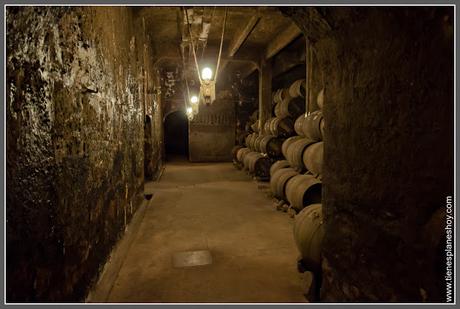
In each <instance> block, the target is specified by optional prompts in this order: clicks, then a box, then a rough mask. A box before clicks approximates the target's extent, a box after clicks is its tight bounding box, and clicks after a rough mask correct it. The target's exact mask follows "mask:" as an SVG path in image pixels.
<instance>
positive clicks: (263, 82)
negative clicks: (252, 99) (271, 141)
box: [259, 59, 272, 134]
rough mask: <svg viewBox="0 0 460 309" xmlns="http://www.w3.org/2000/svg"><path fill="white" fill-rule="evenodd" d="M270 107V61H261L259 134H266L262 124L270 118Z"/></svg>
mask: <svg viewBox="0 0 460 309" xmlns="http://www.w3.org/2000/svg"><path fill="white" fill-rule="evenodd" d="M271 105H272V61H271V59H269V60H265V59H263V60H262V61H261V62H260V69H259V132H260V133H261V134H266V132H265V130H264V124H265V122H266V121H267V120H268V118H270V115H271Z"/></svg>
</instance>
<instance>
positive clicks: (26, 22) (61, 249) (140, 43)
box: [6, 7, 155, 301]
mask: <svg viewBox="0 0 460 309" xmlns="http://www.w3.org/2000/svg"><path fill="white" fill-rule="evenodd" d="M140 29H142V22H141V20H138V19H136V17H135V16H134V15H133V13H132V11H131V9H129V8H121V7H118V8H109V7H85V8H78V7H73V8H58V7H35V8H34V7H22V8H15V7H9V8H8V10H7V89H6V91H7V102H6V109H7V192H8V195H7V287H8V288H7V300H8V301H76V300H77V301H78V300H82V298H83V297H84V296H85V293H86V291H87V288H88V285H89V284H90V283H91V282H92V281H94V279H95V276H96V275H97V273H98V271H99V269H100V266H101V263H103V262H104V261H105V259H106V258H107V256H108V254H109V252H110V249H111V248H112V246H113V245H114V243H115V242H116V240H117V239H118V237H119V236H120V235H121V233H122V232H123V230H124V226H125V225H126V224H127V222H129V220H130V218H131V216H132V215H133V213H134V212H135V211H136V209H137V207H138V205H139V204H140V199H141V198H142V196H141V194H142V188H143V170H144V162H143V161H144V155H143V149H144V119H145V112H147V114H149V113H150V115H153V114H154V113H155V111H154V110H152V109H151V108H150V109H148V110H147V111H146V106H147V107H148V106H150V104H151V100H149V98H148V97H147V96H146V93H147V91H146V89H145V85H146V84H145V83H146V79H145V78H144V76H146V75H147V74H146V72H148V71H149V68H148V67H145V65H146V63H147V62H146V59H145V57H148V53H149V44H148V42H147V41H146V36H145V33H143V31H140ZM151 76H153V74H151ZM153 136H155V134H154V135H153ZM152 159H153V160H154V159H155V158H154V157H152Z"/></svg>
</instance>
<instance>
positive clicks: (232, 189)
mask: <svg viewBox="0 0 460 309" xmlns="http://www.w3.org/2000/svg"><path fill="white" fill-rule="evenodd" d="M145 191H146V193H153V194H154V195H153V198H152V199H151V200H150V201H148V203H146V204H145V206H146V207H145V210H144V213H143V217H142V218H141V219H138V221H139V222H138V223H136V222H133V225H138V226H137V227H134V228H132V227H130V228H131V229H132V231H135V233H134V235H130V236H129V237H130V240H122V241H121V242H123V241H125V249H120V248H119V249H118V251H120V250H121V251H123V250H124V251H128V252H127V253H125V254H124V255H123V254H120V252H118V253H116V252H115V253H114V254H113V255H112V258H111V260H112V261H111V262H109V263H108V264H107V265H106V268H105V270H104V273H105V280H100V281H99V283H98V285H97V286H96V287H95V289H94V291H92V293H91V294H90V297H89V298H88V301H90V302H306V300H305V298H304V296H303V294H302V292H303V290H302V288H301V279H300V278H301V277H300V275H299V274H298V273H297V270H296V257H297V249H296V247H295V244H294V240H293V236H292V224H293V220H292V219H291V218H289V217H288V215H287V214H285V213H282V212H278V211H276V210H275V209H274V207H273V205H272V201H271V200H270V199H269V198H268V197H267V196H266V194H265V192H264V191H263V190H259V189H258V184H257V183H256V182H254V181H252V180H251V179H250V178H249V176H247V175H246V174H245V173H243V172H242V171H238V170H236V169H235V168H234V167H233V166H232V164H230V163H216V164H191V163H186V162H176V163H169V164H168V165H167V166H166V169H165V172H164V173H163V175H162V178H161V180H160V181H159V182H152V183H147V184H146V187H145ZM131 234H133V233H131ZM127 237H128V236H125V238H127ZM127 242H129V244H126V243H127ZM189 250H209V251H210V252H211V255H212V264H209V265H203V266H193V267H184V268H177V267H174V266H173V263H172V257H173V255H174V254H175V253H177V252H181V251H189ZM115 251H116V250H115ZM114 255H115V256H114ZM114 259H115V260H118V265H119V267H118V268H117V266H115V264H116V263H114V261H113V260H114ZM120 261H121V262H120ZM109 273H112V276H111V278H112V279H107V278H108V277H110V276H108V275H107V274H109ZM113 274H115V275H113ZM103 277H104V276H103ZM102 279H104V278H102ZM101 291H106V292H101Z"/></svg>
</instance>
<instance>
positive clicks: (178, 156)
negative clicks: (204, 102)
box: [164, 110, 188, 161]
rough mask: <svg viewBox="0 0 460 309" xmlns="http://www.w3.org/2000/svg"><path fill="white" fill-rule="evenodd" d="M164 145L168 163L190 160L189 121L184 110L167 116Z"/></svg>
mask: <svg viewBox="0 0 460 309" xmlns="http://www.w3.org/2000/svg"><path fill="white" fill-rule="evenodd" d="M164 143H165V154H166V161H173V160H188V119H187V116H186V115H185V113H184V112H183V111H182V110H179V111H175V112H171V113H169V114H168V115H166V117H165V119H164Z"/></svg>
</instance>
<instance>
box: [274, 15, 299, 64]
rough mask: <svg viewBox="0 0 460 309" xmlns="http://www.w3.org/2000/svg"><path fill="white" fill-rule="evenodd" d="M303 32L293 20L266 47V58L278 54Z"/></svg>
mask: <svg viewBox="0 0 460 309" xmlns="http://www.w3.org/2000/svg"><path fill="white" fill-rule="evenodd" d="M301 34H302V31H300V29H299V27H297V25H296V24H294V23H293V22H292V23H291V24H290V25H289V26H288V27H286V29H284V30H283V31H281V32H280V33H279V34H278V35H277V36H276V37H275V38H274V39H273V40H272V41H271V42H270V43H269V44H268V45H267V48H266V49H265V60H267V59H270V58H271V57H273V56H274V55H276V54H277V53H278V52H279V51H281V50H282V49H283V48H285V47H286V46H287V45H289V43H291V42H292V41H293V40H295V39H296V38H297V37H298V36H299V35H301Z"/></svg>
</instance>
